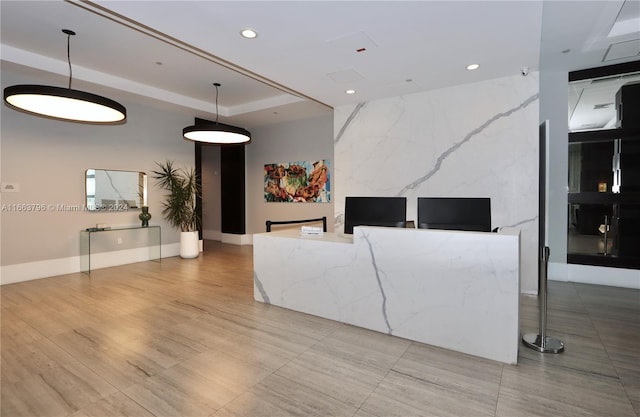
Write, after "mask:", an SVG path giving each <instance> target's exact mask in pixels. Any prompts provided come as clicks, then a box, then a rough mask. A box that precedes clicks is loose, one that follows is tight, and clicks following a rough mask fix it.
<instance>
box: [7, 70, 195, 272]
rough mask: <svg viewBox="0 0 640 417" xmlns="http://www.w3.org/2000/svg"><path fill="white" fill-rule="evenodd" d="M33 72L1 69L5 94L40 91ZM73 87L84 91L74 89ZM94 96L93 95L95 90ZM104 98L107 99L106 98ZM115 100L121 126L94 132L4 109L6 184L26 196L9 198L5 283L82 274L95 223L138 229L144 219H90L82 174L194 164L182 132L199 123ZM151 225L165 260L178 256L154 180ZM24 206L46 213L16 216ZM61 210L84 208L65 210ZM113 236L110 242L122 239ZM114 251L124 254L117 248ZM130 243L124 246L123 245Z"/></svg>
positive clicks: (112, 215) (109, 215)
mask: <svg viewBox="0 0 640 417" xmlns="http://www.w3.org/2000/svg"><path fill="white" fill-rule="evenodd" d="M32 74H33V73H32V72H25V73H24V74H21V73H16V72H12V71H11V70H9V69H6V68H4V67H3V69H2V87H3V88H4V87H7V86H9V85H14V84H27V83H32V84H38V83H39V81H38V79H37V76H34V75H32ZM74 87H75V88H81V87H78V86H74ZM90 91H92V92H93V90H90ZM105 95H106V94H105ZM108 97H109V98H112V99H115V100H117V101H120V102H121V103H122V104H123V105H125V106H126V107H127V112H128V121H127V123H125V124H123V125H116V126H95V125H84V124H76V123H68V122H61V121H54V120H49V119H45V118H40V117H36V116H30V115H27V114H24V113H21V112H18V111H15V110H12V109H10V108H8V107H7V106H5V105H3V106H2V113H1V116H2V127H1V129H2V130H1V133H2V136H1V138H2V155H1V159H2V162H1V168H2V170H1V173H0V174H1V180H2V182H12V183H17V184H19V186H20V192H17V193H3V195H2V204H3V205H4V207H5V209H6V210H4V211H3V212H2V217H1V220H0V221H1V228H2V254H1V267H2V270H1V271H2V276H1V277H0V281H1V282H2V283H8V282H16V281H21V280H26V279H34V278H40V277H44V276H52V275H59V274H65V273H70V272H75V271H78V270H79V260H78V255H79V234H80V230H81V229H85V228H87V227H94V226H95V225H96V224H97V223H105V224H107V225H111V226H116V225H137V224H139V223H140V220H139V219H138V214H139V212H138V211H137V210H132V211H127V212H98V213H96V212H87V211H84V210H82V205H83V204H84V203H85V195H84V175H85V170H86V169H87V168H100V169H114V170H128V171H144V172H146V173H148V174H150V173H151V171H152V170H154V169H157V166H156V165H155V161H164V160H165V159H172V160H174V161H175V164H176V166H192V165H193V164H194V145H193V143H192V142H188V141H185V140H184V139H182V134H181V131H182V128H183V127H185V126H187V125H189V124H192V122H193V117H192V116H188V115H186V114H180V113H178V112H176V111H169V110H167V109H166V108H165V107H163V106H154V105H152V104H151V103H150V104H148V105H142V104H136V102H137V100H136V101H133V100H132V97H131V96H128V95H127V94H125V93H122V92H118V91H115V90H114V91H111V92H109V95H108ZM148 194H149V202H148V203H149V207H150V213H151V214H152V216H153V218H152V219H151V224H160V225H162V227H163V228H162V242H163V245H164V246H165V247H163V256H170V255H175V254H176V253H177V252H176V253H173V252H174V251H175V249H176V248H177V242H179V235H178V233H177V231H175V230H174V229H173V228H172V227H171V226H169V225H168V224H166V223H165V222H164V221H163V219H162V216H161V213H160V211H161V201H162V200H163V192H162V191H160V190H158V188H157V187H156V186H155V181H154V180H153V179H152V178H149V193H148ZM22 204H41V205H43V206H41V207H45V209H44V210H41V211H30V212H25V211H12V210H11V209H10V208H11V207H14V205H17V206H15V207H20V205H22ZM60 205H66V206H79V207H80V210H79V211H64V210H62V209H60V208H59V207H60ZM116 238H117V236H115V234H114V235H113V237H112V239H113V240H116ZM113 243H114V249H119V247H118V246H115V245H116V243H115V242H113ZM123 243H124V244H126V242H123Z"/></svg>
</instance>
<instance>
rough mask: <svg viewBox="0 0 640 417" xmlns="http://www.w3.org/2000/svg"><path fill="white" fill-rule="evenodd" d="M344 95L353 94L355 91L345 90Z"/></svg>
mask: <svg viewBox="0 0 640 417" xmlns="http://www.w3.org/2000/svg"><path fill="white" fill-rule="evenodd" d="M345 93H346V94H355V93H356V90H346V91H345Z"/></svg>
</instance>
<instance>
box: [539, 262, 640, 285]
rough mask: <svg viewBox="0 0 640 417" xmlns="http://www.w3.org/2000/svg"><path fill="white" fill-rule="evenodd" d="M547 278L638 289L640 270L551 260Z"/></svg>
mask: <svg viewBox="0 0 640 417" xmlns="http://www.w3.org/2000/svg"><path fill="white" fill-rule="evenodd" d="M548 278H549V280H550V281H568V282H580V283H583V284H595V285H610V286H612V287H622V288H634V289H640V270H638V269H625V268H607V267H604V266H592V265H578V264H562V263H555V262H553V263H550V264H549V272H548Z"/></svg>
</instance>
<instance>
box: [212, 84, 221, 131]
mask: <svg viewBox="0 0 640 417" xmlns="http://www.w3.org/2000/svg"><path fill="white" fill-rule="evenodd" d="M213 85H215V86H216V124H218V87H220V83H213Z"/></svg>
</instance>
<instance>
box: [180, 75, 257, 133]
mask: <svg viewBox="0 0 640 417" xmlns="http://www.w3.org/2000/svg"><path fill="white" fill-rule="evenodd" d="M213 85H214V86H215V87H216V121H215V122H213V123H199V124H197V125H195V126H189V127H185V128H184V129H182V135H183V136H184V138H185V139H189V140H193V141H196V142H205V143H214V144H219V145H227V144H237V143H248V142H250V141H251V133H249V131H248V130H245V129H243V128H241V127H236V126H231V125H226V124H224V123H218V87H220V83H213Z"/></svg>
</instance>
